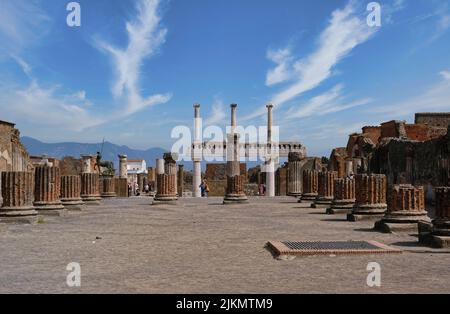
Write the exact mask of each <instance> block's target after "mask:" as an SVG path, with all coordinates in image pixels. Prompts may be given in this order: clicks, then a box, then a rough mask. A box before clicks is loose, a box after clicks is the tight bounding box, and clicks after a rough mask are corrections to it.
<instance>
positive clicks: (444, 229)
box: [433, 187, 450, 237]
mask: <svg viewBox="0 0 450 314" xmlns="http://www.w3.org/2000/svg"><path fill="white" fill-rule="evenodd" d="M435 193H436V208H435V215H436V218H435V219H434V220H433V235H435V236H444V237H450V187H438V188H435Z"/></svg>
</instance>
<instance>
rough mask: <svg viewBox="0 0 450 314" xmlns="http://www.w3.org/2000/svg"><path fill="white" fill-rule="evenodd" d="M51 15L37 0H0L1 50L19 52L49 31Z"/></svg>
mask: <svg viewBox="0 0 450 314" xmlns="http://www.w3.org/2000/svg"><path fill="white" fill-rule="evenodd" d="M50 23H51V19H50V17H49V16H48V15H47V14H46V13H45V12H44V11H43V10H42V9H41V7H40V5H39V1H37V0H14V1H6V0H2V1H0V42H1V43H2V45H1V46H0V52H3V53H6V54H8V53H18V52H19V51H20V50H21V49H23V48H24V47H26V46H28V45H30V44H33V43H36V42H38V41H39V40H40V39H41V38H42V37H43V36H44V35H45V34H47V33H48V31H49V25H50Z"/></svg>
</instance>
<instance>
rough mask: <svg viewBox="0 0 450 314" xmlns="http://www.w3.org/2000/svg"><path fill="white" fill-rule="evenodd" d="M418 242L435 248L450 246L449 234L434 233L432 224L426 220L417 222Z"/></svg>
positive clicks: (447, 247)
mask: <svg viewBox="0 0 450 314" xmlns="http://www.w3.org/2000/svg"><path fill="white" fill-rule="evenodd" d="M418 229H419V243H420V244H423V245H426V246H430V247H432V248H437V249H449V248H450V236H445V235H439V234H434V230H433V225H432V224H431V223H428V222H419V223H418Z"/></svg>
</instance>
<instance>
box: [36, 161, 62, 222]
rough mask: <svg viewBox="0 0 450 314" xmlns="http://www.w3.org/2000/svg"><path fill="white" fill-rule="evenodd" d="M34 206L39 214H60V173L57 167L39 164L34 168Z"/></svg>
mask: <svg viewBox="0 0 450 314" xmlns="http://www.w3.org/2000/svg"><path fill="white" fill-rule="evenodd" d="M34 180H35V187H34V203H33V204H34V207H35V209H36V210H37V211H38V212H39V213H40V214H45V215H60V214H61V213H62V210H63V209H64V206H63V205H62V203H61V199H60V195H61V175H60V171H59V167H54V166H47V165H41V166H37V167H36V168H35V170H34Z"/></svg>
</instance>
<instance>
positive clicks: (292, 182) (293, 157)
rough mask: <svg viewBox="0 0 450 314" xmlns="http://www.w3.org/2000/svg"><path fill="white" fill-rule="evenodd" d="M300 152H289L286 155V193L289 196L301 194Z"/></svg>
mask: <svg viewBox="0 0 450 314" xmlns="http://www.w3.org/2000/svg"><path fill="white" fill-rule="evenodd" d="M301 157H302V156H301V154H299V153H289V157H288V160H289V162H288V168H289V170H288V174H289V176H288V193H287V195H289V196H294V197H300V196H301V195H302V181H303V178H302V162H301V159H302V158H301Z"/></svg>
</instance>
